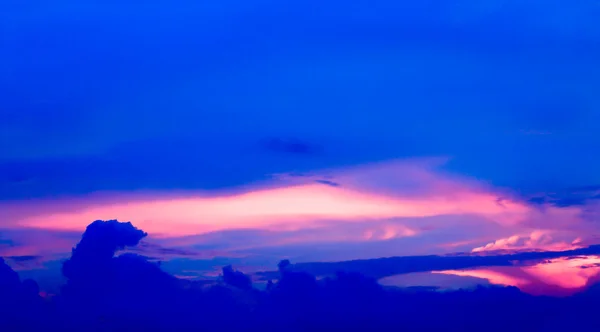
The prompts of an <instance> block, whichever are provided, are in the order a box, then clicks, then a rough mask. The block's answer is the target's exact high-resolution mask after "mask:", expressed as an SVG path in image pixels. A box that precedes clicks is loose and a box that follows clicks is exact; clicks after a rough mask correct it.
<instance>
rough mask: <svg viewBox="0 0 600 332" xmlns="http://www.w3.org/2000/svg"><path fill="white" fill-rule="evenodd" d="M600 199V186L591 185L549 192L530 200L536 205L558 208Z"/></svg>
mask: <svg viewBox="0 0 600 332" xmlns="http://www.w3.org/2000/svg"><path fill="white" fill-rule="evenodd" d="M597 199H600V186H597V185H589V186H581V187H574V188H567V189H563V190H558V191H553V192H548V193H545V194H543V195H537V196H534V197H531V198H529V202H531V203H534V204H539V205H543V204H552V205H554V206H557V207H568V206H580V205H585V204H586V203H587V202H589V201H592V200H597Z"/></svg>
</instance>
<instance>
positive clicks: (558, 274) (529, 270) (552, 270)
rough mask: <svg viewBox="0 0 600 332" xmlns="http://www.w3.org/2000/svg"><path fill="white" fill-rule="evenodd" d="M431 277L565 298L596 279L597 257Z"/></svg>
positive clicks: (599, 266)
mask: <svg viewBox="0 0 600 332" xmlns="http://www.w3.org/2000/svg"><path fill="white" fill-rule="evenodd" d="M433 273H440V274H448V275H456V276H463V277H475V278H481V279H485V280H487V281H489V282H490V283H492V284H496V285H504V286H515V287H517V288H519V289H520V290H522V291H523V292H526V293H530V294H533V295H553V296H568V295H572V294H575V293H578V292H581V291H583V290H585V289H587V287H589V285H591V284H592V283H593V282H595V281H597V279H598V277H599V276H600V256H595V255H591V256H577V257H560V258H556V259H550V260H546V261H543V262H539V263H535V264H533V265H529V266H509V267H506V266H504V267H489V268H478V269H469V270H448V271H437V272H433Z"/></svg>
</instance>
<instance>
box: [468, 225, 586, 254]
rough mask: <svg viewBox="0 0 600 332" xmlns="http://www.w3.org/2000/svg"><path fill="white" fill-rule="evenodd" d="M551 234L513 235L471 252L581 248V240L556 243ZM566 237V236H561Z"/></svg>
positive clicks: (535, 232) (542, 232)
mask: <svg viewBox="0 0 600 332" xmlns="http://www.w3.org/2000/svg"><path fill="white" fill-rule="evenodd" d="M550 234H551V232H548V231H542V230H535V231H533V232H531V234H527V235H513V236H510V237H507V238H502V239H499V240H496V241H494V242H490V243H488V244H486V245H485V246H481V247H477V248H474V249H473V250H471V252H474V253H484V252H488V251H491V252H494V251H520V250H547V251H565V250H571V249H577V248H580V246H579V245H578V244H579V243H580V242H581V239H580V238H575V239H573V240H571V241H568V242H565V241H555V240H554V239H553V237H552V235H550ZM561 235H563V237H564V234H561Z"/></svg>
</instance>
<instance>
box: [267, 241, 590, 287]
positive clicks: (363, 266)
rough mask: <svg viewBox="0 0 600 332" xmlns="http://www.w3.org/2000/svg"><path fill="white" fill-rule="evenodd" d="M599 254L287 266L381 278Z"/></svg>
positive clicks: (270, 275) (473, 256)
mask: <svg viewBox="0 0 600 332" xmlns="http://www.w3.org/2000/svg"><path fill="white" fill-rule="evenodd" d="M597 254H600V245H593V246H589V247H586V248H582V249H574V250H568V251H543V252H523V253H514V254H502V253H497V254H496V255H486V256H480V255H476V254H454V255H445V256H436V255H431V256H403V257H387V258H375V259H362V260H351V261H341V262H314V263H297V264H294V265H293V266H291V267H290V268H291V269H293V270H294V271H299V272H305V273H310V274H314V275H317V276H327V275H333V274H335V272H336V271H348V272H356V273H361V274H363V275H366V276H369V277H372V278H375V279H381V278H385V277H390V276H394V275H399V274H406V273H414V272H427V271H444V270H460V269H468V268H476V267H490V266H512V265H514V264H515V262H520V261H539V260H543V259H551V258H558V257H570V256H577V255H597ZM276 274H277V272H275V271H271V272H259V273H257V275H259V276H260V277H262V278H264V279H269V278H273V277H274V276H275V275H276Z"/></svg>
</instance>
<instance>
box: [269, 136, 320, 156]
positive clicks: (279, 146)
mask: <svg viewBox="0 0 600 332" xmlns="http://www.w3.org/2000/svg"><path fill="white" fill-rule="evenodd" d="M261 146H262V147H263V148H264V149H266V150H268V151H271V152H275V153H284V154H292V155H307V156H310V155H317V154H319V153H320V152H321V150H322V149H321V148H320V147H319V146H317V145H315V144H310V143H307V142H303V141H301V140H298V139H281V138H271V139H266V140H263V141H262V142H261Z"/></svg>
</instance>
